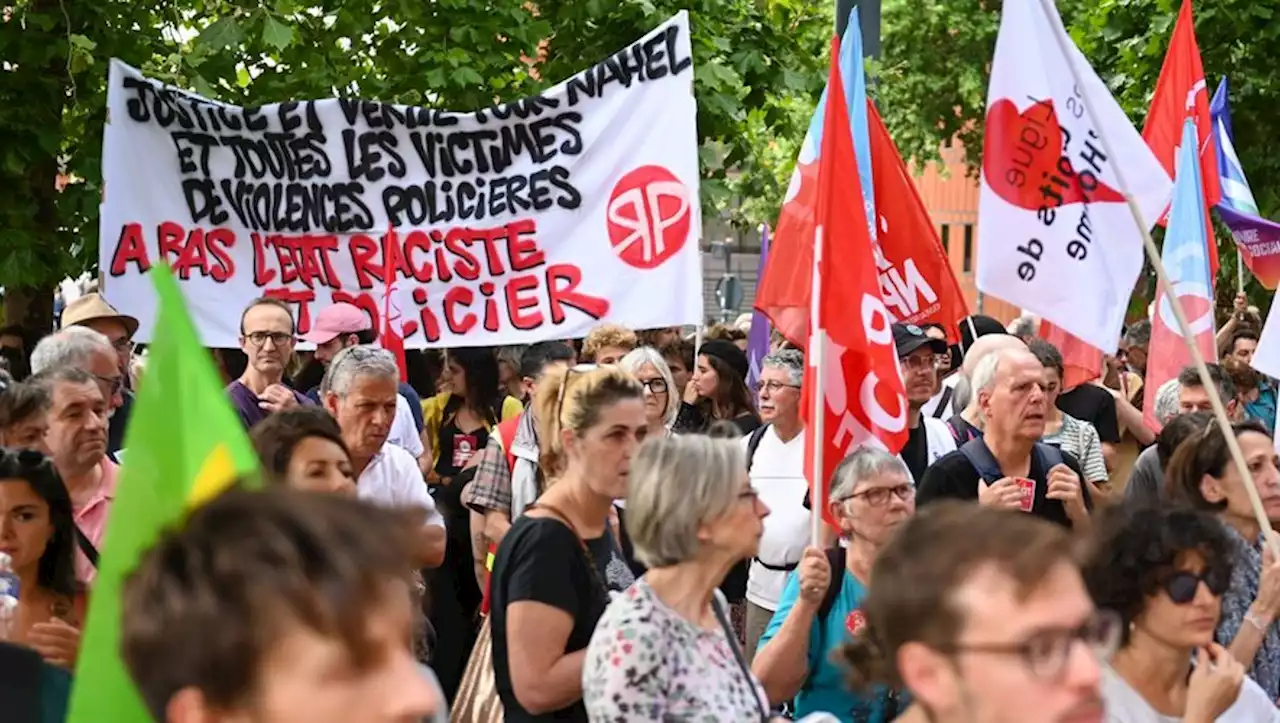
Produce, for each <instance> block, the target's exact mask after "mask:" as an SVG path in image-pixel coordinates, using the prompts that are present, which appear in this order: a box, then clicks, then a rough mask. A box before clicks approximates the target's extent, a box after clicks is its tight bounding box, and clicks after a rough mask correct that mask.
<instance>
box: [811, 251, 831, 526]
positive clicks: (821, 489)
mask: <svg viewBox="0 0 1280 723" xmlns="http://www.w3.org/2000/svg"><path fill="white" fill-rule="evenodd" d="M822 239H823V228H822V226H818V227H817V228H816V229H814V233H813V276H812V292H811V293H810V295H809V348H808V349H807V350H806V351H807V353H808V355H809V360H808V363H809V364H810V365H811V366H813V367H814V374H813V378H814V384H813V392H812V399H811V401H812V403H813V412H812V413H813V416H812V417H810V419H812V420H813V422H812V423H811V424H810V426H811V427H812V434H813V438H814V439H815V440H817V442H816V444H814V445H813V460H812V464H813V468H812V469H813V480H812V482H813V484H812V492H811V493H810V495H809V496H810V498H811V499H810V505H809V508H810V509H809V527H810V529H809V538H810V539H809V544H810V545H812V546H813V547H817V548H821V547H822V546H823V545H822V543H823V540H822V537H823V535H822V526H823V524H824V523H823V520H822V511H823V510H825V509H826V507H827V480H825V479H823V478H822V470H823V466H822V458H823V454H822V452H823V448H824V447H826V444H825V440H826V437H824V436H823V433H824V431H823V426H824V425H823V421H824V417H825V416H826V397H825V395H826V381H825V379H826V375H827V364H826V357H827V355H826V353H825V351H826V341H827V337H826V334H825V333H824V330H823V328H822V324H821V323H820V317H819V312H820V310H821V309H822V304H821V303H820V299H821V298H822V272H821V269H822V243H823V241H822Z"/></svg>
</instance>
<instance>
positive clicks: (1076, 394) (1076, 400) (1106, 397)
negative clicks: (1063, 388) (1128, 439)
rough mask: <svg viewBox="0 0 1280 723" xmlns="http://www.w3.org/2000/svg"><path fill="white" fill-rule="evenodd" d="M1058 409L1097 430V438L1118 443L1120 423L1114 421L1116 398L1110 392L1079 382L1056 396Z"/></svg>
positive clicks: (1109, 442) (1110, 442)
mask: <svg viewBox="0 0 1280 723" xmlns="http://www.w3.org/2000/svg"><path fill="white" fill-rule="evenodd" d="M1058 409H1061V410H1062V411H1064V412H1066V413H1067V414H1070V415H1071V416H1073V417H1075V418H1076V419H1079V420H1080V421H1082V422H1088V423H1089V424H1092V425H1093V426H1094V429H1097V430H1098V439H1100V440H1102V441H1103V442H1106V443H1108V444H1119V443H1120V425H1119V423H1118V422H1117V421H1116V400H1115V397H1113V396H1111V392H1108V391H1107V390H1105V389H1100V388H1099V387H1097V386H1095V385H1093V384H1081V385H1080V386H1078V387H1076V388H1075V389H1072V390H1071V391H1069V392H1066V393H1064V394H1062V395H1060V396H1059V397H1058Z"/></svg>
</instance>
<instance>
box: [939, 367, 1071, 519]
mask: <svg viewBox="0 0 1280 723" xmlns="http://www.w3.org/2000/svg"><path fill="white" fill-rule="evenodd" d="M973 391H974V394H975V395H976V397H977V407H978V409H979V412H980V414H981V415H982V420H983V435H982V436H980V437H975V438H973V439H970V440H969V441H967V442H965V443H964V444H963V445H962V446H961V447H960V449H958V450H956V451H955V452H952V453H950V454H948V455H946V456H944V457H943V458H942V459H940V460H938V461H937V462H935V463H934V464H933V465H931V466H930V467H929V469H928V470H927V471H926V472H925V474H924V478H923V479H921V480H920V485H919V486H920V493H919V498H918V504H919V505H920V506H921V507H924V506H926V505H928V504H929V503H930V502H933V501H936V500H940V499H948V498H950V499H961V500H976V501H977V502H978V503H979V504H980V505H983V506H986V507H994V508H997V509H1008V510H1021V511H1022V512H1030V513H1032V514H1034V515H1037V516H1039V517H1043V518H1045V519H1047V520H1049V521H1051V522H1057V523H1058V524H1061V525H1064V526H1067V527H1072V526H1074V525H1083V524H1086V523H1087V521H1088V518H1089V509H1090V508H1091V507H1092V504H1093V502H1092V500H1091V499H1090V497H1089V490H1088V488H1086V487H1085V486H1084V485H1082V484H1081V483H1080V480H1081V479H1082V478H1083V477H1084V475H1083V473H1082V472H1081V469H1080V463H1079V462H1078V461H1077V460H1076V459H1075V457H1072V456H1071V455H1070V454H1068V453H1066V452H1063V451H1061V450H1060V449H1058V448H1057V447H1054V446H1052V445H1047V444H1044V443H1042V442H1040V438H1041V437H1043V436H1044V425H1045V404H1046V401H1047V398H1046V397H1045V393H1044V366H1043V365H1042V364H1041V363H1040V361H1039V360H1038V359H1036V357H1035V355H1034V354H1032V353H1031V352H1030V351H1028V350H1027V349H1025V348H1023V349H1005V350H1002V351H998V352H994V353H992V354H989V355H987V356H986V357H985V358H984V359H983V360H982V361H981V362H980V363H979V364H978V367H977V369H976V370H975V371H974V373H973ZM975 532H978V530H975Z"/></svg>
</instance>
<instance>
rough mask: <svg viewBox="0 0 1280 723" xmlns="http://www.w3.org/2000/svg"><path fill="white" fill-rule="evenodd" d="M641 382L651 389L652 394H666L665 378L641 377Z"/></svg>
mask: <svg viewBox="0 0 1280 723" xmlns="http://www.w3.org/2000/svg"><path fill="white" fill-rule="evenodd" d="M640 384H641V385H643V386H644V388H645V389H648V390H649V393H650V394H666V393H667V382H666V380H665V379H658V378H654V379H641V380H640Z"/></svg>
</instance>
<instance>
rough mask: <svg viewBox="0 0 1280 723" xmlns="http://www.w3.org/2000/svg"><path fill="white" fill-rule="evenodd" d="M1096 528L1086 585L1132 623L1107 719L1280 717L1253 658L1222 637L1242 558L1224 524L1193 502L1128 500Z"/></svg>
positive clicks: (1112, 682)
mask: <svg viewBox="0 0 1280 723" xmlns="http://www.w3.org/2000/svg"><path fill="white" fill-rule="evenodd" d="M1095 535H1096V536H1095V538H1094V539H1093V543H1094V546H1093V549H1092V551H1091V553H1090V554H1089V555H1088V557H1087V559H1086V561H1085V564H1084V565H1083V568H1082V573H1083V574H1084V579H1085V584H1086V585H1087V586H1088V588H1089V592H1090V594H1091V595H1092V596H1093V599H1094V602H1095V603H1096V604H1097V605H1098V607H1099V608H1104V609H1109V610H1113V611H1114V612H1116V613H1117V614H1119V615H1120V618H1121V620H1122V621H1123V622H1124V623H1125V625H1124V626H1123V628H1122V630H1121V636H1122V637H1121V647H1120V649H1119V650H1118V651H1116V654H1115V655H1114V656H1113V657H1112V659H1111V663H1110V666H1109V667H1107V668H1105V669H1104V671H1103V681H1102V694H1103V697H1104V698H1105V699H1106V703H1107V720H1108V721H1110V722H1111V723H1147V722H1148V721H1151V722H1152V723H1162V722H1163V721H1170V720H1181V721H1187V723H1210V722H1211V721H1218V722H1219V723H1236V722H1239V723H1244V722H1245V721H1249V722H1250V723H1254V722H1262V721H1273V722H1274V721H1280V711H1277V710H1276V708H1275V706H1274V705H1273V704H1272V702H1271V700H1270V699H1269V698H1268V696H1267V694H1266V693H1264V692H1263V690H1262V688H1261V687H1259V686H1258V684H1257V683H1255V682H1254V681H1253V680H1252V679H1249V678H1246V677H1245V674H1244V666H1243V665H1241V664H1240V663H1239V661H1237V660H1235V658H1233V657H1232V655H1231V653H1230V652H1229V651H1227V649H1226V648H1224V647H1222V646H1221V645H1218V644H1217V643H1215V642H1214V641H1213V635H1214V631H1215V630H1216V629H1217V626H1218V618H1219V617H1220V616H1221V614H1222V596H1223V594H1224V593H1226V591H1227V588H1228V587H1229V585H1230V583H1231V570H1232V566H1233V563H1234V553H1233V546H1232V543H1231V540H1230V538H1229V537H1228V535H1227V532H1226V531H1225V530H1224V529H1223V527H1222V525H1221V524H1220V523H1219V522H1218V521H1217V520H1215V519H1214V518H1213V517H1212V516H1211V515H1209V514H1206V513H1204V512H1198V511H1195V510H1190V509H1185V508H1170V507H1144V508H1139V509H1129V508H1123V507H1121V508H1116V509H1112V510H1110V511H1109V512H1108V513H1106V514H1105V515H1104V516H1103V518H1102V521H1101V523H1100V525H1099V526H1098V528H1097V530H1096V532H1095Z"/></svg>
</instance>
